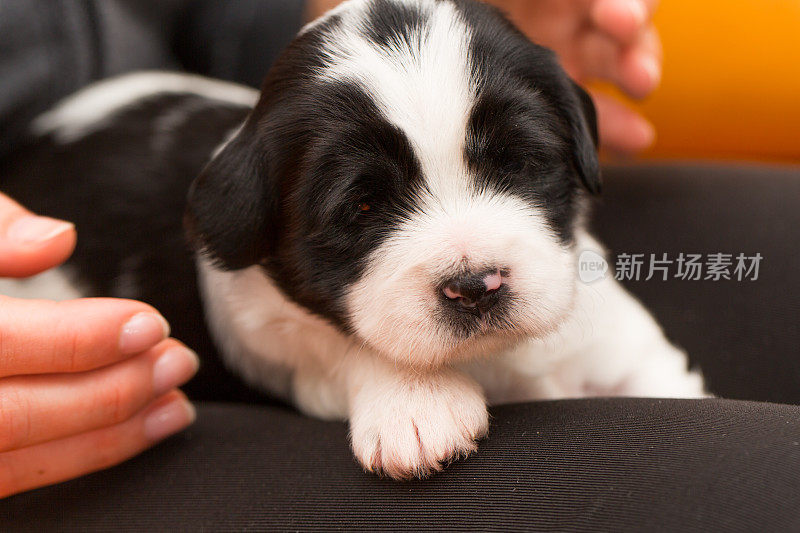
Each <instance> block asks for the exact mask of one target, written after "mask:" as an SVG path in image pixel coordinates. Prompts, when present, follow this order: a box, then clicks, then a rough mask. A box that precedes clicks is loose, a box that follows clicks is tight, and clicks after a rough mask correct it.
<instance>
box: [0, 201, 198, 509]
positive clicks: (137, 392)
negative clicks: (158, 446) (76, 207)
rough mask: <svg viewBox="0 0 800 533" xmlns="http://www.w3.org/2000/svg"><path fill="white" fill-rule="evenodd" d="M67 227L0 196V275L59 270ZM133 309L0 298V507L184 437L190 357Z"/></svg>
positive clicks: (189, 411)
mask: <svg viewBox="0 0 800 533" xmlns="http://www.w3.org/2000/svg"><path fill="white" fill-rule="evenodd" d="M75 239H76V234H75V229H74V227H73V226H72V225H71V224H69V223H66V222H62V221H58V220H54V219H50V218H44V217H34V216H33V215H32V214H31V213H29V212H28V211H26V210H25V209H24V208H22V207H21V206H19V205H18V204H16V203H15V202H13V201H12V200H10V199H9V198H8V197H6V196H4V195H2V194H0V276H4V277H24V276H30V275H33V274H35V273H38V272H41V271H44V270H47V269H48V268H52V267H54V266H56V265H57V264H59V263H61V262H62V261H64V260H65V259H66V258H67V257H68V256H69V255H70V254H71V252H72V250H73V248H74V246H75ZM168 336H169V328H168V326H167V323H166V321H165V320H164V319H163V318H162V317H161V316H160V315H159V314H158V313H157V311H155V310H154V309H153V308H151V307H149V306H148V305H146V304H143V303H141V302H135V301H129V300H112V299H82V300H73V301H66V302H51V301H42V300H17V299H14V298H8V297H4V296H0V498H2V497H5V496H8V495H11V494H15V493H18V492H22V491H25V490H29V489H33V488H36V487H41V486H44V485H49V484H52V483H57V482H59V481H65V480H67V479H71V478H74V477H78V476H81V475H84V474H88V473H90V472H94V471H96V470H100V469H103V468H106V467H109V466H112V465H114V464H117V463H119V462H122V461H124V460H126V459H128V458H130V457H132V456H133V455H136V454H137V453H139V452H141V451H143V450H144V449H146V448H148V447H150V446H152V445H153V444H154V443H156V442H157V441H159V440H161V439H163V438H165V437H167V436H169V435H171V434H173V433H175V432H177V431H179V430H181V429H183V428H185V427H186V426H187V425H189V424H190V423H191V422H192V421H193V419H194V410H193V408H192V407H191V405H190V404H189V403H188V401H187V400H186V397H185V396H183V394H182V393H180V392H179V391H178V390H177V389H175V387H177V386H179V385H182V384H183V383H185V382H186V381H188V379H189V378H190V377H191V376H192V375H193V374H194V373H195V372H196V370H197V364H198V363H197V356H196V355H194V354H193V353H192V352H191V351H189V350H188V349H187V348H185V347H184V346H182V345H181V344H180V343H179V342H178V341H176V340H174V339H168V338H167V337H168Z"/></svg>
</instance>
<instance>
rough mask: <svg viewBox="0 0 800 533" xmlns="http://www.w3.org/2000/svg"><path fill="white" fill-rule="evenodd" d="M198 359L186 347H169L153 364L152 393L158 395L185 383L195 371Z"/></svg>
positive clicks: (197, 366)
mask: <svg viewBox="0 0 800 533" xmlns="http://www.w3.org/2000/svg"><path fill="white" fill-rule="evenodd" d="M199 367H200V360H199V359H198V357H197V354H196V353H194V352H193V351H191V350H189V349H188V348H183V347H176V348H170V349H169V350H167V351H166V352H164V353H163V354H162V355H161V357H159V358H158V360H157V361H156V362H155V364H154V365H153V394H154V395H156V396H160V395H162V394H164V393H165V392H167V391H169V390H170V389H174V388H175V387H178V386H180V385H183V384H184V383H186V382H187V381H188V380H189V378H191V377H192V376H194V375H195V373H197V369H198V368H199Z"/></svg>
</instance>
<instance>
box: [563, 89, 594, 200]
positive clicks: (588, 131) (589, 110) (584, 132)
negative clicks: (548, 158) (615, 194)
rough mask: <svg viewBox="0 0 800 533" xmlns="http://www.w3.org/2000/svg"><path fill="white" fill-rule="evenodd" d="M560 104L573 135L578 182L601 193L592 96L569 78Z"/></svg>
mask: <svg viewBox="0 0 800 533" xmlns="http://www.w3.org/2000/svg"><path fill="white" fill-rule="evenodd" d="M561 104H562V105H561V107H562V109H563V111H564V112H565V113H566V116H567V119H568V121H569V123H570V129H571V130H572V131H571V134H572V143H573V146H572V150H573V152H572V155H573V158H574V160H575V168H576V170H577V171H578V173H579V174H580V177H581V181H583V184H584V185H585V186H586V188H587V189H589V192H591V193H592V194H600V191H601V189H602V182H601V179H600V160H599V158H598V155H597V149H598V145H599V141H598V133H597V112H596V111H595V107H594V102H593V101H592V97H591V96H589V93H587V92H586V91H585V90H584V89H583V87H581V86H580V85H578V84H577V83H575V82H574V81H572V80H571V79H570V80H569V87H568V88H567V91H566V92H565V93H564V94H563V95H562V102H561Z"/></svg>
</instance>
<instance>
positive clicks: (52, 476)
mask: <svg viewBox="0 0 800 533" xmlns="http://www.w3.org/2000/svg"><path fill="white" fill-rule="evenodd" d="M194 419H195V411H194V408H193V407H192V405H191V404H190V403H189V401H188V400H187V399H186V396H184V395H183V394H182V393H181V392H179V391H171V392H169V393H167V394H165V395H164V396H162V397H161V398H159V399H157V400H155V401H154V402H152V403H151V404H150V405H148V406H147V407H146V408H145V409H143V410H142V411H140V412H139V413H137V414H136V415H135V416H133V417H132V418H129V419H128V420H126V421H124V422H121V423H119V424H116V425H114V426H110V427H106V428H102V429H97V430H94V431H89V432H87V433H82V434H80V435H75V436H72V437H68V438H66V439H61V440H54V441H50V442H46V443H43V444H38V445H36V446H31V447H28V448H22V449H19V450H14V451H11V452H5V453H0V498H3V497H6V496H10V495H11V494H16V493H19V492H23V491H26V490H31V489H34V488H37V487H43V486H45V485H52V484H53V483H58V482H61V481H66V480H68V479H72V478H76V477H79V476H82V475H85V474H89V473H91V472H95V471H97V470H102V469H104V468H108V467H111V466H114V465H116V464H119V463H121V462H123V461H125V460H127V459H129V458H131V457H133V456H134V455H136V454H138V453H140V452H142V451H144V450H145V449H147V448H149V447H151V446H152V445H154V444H155V443H157V442H158V441H160V440H162V439H164V438H166V437H168V436H170V435H172V434H174V433H177V432H178V431H180V430H182V429H184V428H186V427H187V426H188V425H190V424H191V423H192V422H193V421H194Z"/></svg>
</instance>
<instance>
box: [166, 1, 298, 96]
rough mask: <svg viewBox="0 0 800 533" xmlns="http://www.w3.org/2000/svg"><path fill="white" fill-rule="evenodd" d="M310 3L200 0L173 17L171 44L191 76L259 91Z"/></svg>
mask: <svg viewBox="0 0 800 533" xmlns="http://www.w3.org/2000/svg"><path fill="white" fill-rule="evenodd" d="M309 5H310V4H308V3H307V1H306V0H283V1H281V2H265V1H263V0H237V1H235V2H220V1H218V0H195V1H192V2H188V3H187V4H186V6H185V8H184V9H183V10H182V11H181V12H179V13H177V14H176V15H175V17H174V20H175V25H174V27H173V28H172V29H171V31H172V36H171V41H172V42H171V45H172V51H173V53H174V54H175V57H176V58H177V60H178V62H179V63H180V65H181V66H182V67H183V68H184V69H186V70H188V71H191V72H195V73H197V74H201V75H204V76H210V77H212V78H219V79H224V80H229V81H235V82H238V83H243V84H246V85H250V86H252V87H260V86H261V82H262V81H263V80H264V77H265V76H266V74H267V71H268V70H269V68H270V66H271V65H272V63H273V62H274V61H275V59H276V58H277V57H278V55H279V54H280V53H281V51H283V49H284V48H285V47H286V46H287V45H288V44H289V43H290V42H291V40H292V39H293V38H294V37H295V35H296V34H297V32H298V31H299V30H300V28H301V27H302V26H303V24H305V23H306V22H307V18H308V16H309V12H308V9H309Z"/></svg>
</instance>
